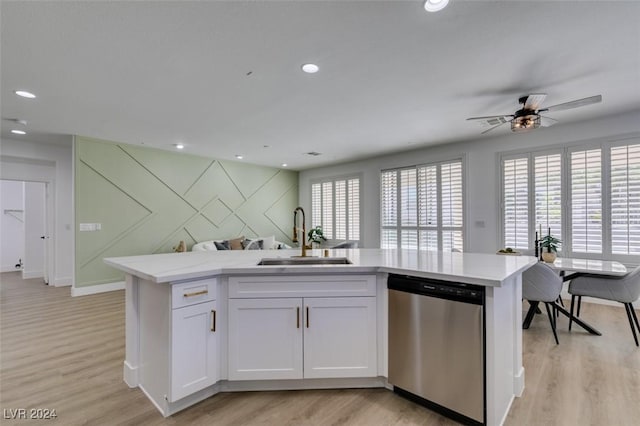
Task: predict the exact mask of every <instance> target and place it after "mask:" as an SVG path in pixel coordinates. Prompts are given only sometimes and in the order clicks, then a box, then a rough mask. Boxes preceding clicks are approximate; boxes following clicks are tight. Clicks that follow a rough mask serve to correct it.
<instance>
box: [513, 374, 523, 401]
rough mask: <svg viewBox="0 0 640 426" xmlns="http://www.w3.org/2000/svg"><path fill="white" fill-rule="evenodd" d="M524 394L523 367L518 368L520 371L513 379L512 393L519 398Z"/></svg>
mask: <svg viewBox="0 0 640 426" xmlns="http://www.w3.org/2000/svg"><path fill="white" fill-rule="evenodd" d="M523 392H524V367H520V371H519V372H518V374H516V375H515V376H514V378H513V393H514V395H515V396H517V397H518V398H520V397H521V396H522V393H523Z"/></svg>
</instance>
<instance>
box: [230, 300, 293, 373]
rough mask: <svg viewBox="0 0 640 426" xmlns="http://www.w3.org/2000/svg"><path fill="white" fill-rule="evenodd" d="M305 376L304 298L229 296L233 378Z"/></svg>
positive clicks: (231, 369) (231, 370)
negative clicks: (303, 351) (233, 297)
mask: <svg viewBox="0 0 640 426" xmlns="http://www.w3.org/2000/svg"><path fill="white" fill-rule="evenodd" d="M301 378H302V299H299V298H298V299H229V380H261V379H301Z"/></svg>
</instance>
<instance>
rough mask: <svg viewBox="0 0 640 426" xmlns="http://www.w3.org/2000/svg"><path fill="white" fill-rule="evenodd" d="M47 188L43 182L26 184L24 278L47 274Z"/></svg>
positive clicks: (46, 278)
mask: <svg viewBox="0 0 640 426" xmlns="http://www.w3.org/2000/svg"><path fill="white" fill-rule="evenodd" d="M46 209H47V207H46V188H45V184H44V183H43V182H25V191H24V233H25V238H24V269H23V270H22V278H24V279H30V278H39V277H42V278H43V280H44V281H45V282H48V277H47V274H46V270H47V268H46V266H45V265H46V263H47V258H46V249H45V247H46V245H47V233H46V232H47V227H46Z"/></svg>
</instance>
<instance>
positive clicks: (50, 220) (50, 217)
mask: <svg viewBox="0 0 640 426" xmlns="http://www.w3.org/2000/svg"><path fill="white" fill-rule="evenodd" d="M2 180H7V181H15V182H37V183H44V197H45V200H44V217H45V220H44V232H45V237H46V238H45V245H44V265H43V275H44V276H43V280H44V282H45V284H47V285H51V279H50V278H51V277H52V276H55V273H54V272H55V250H53V248H54V247H55V245H54V243H55V226H54V224H55V208H54V206H55V179H53V178H52V179H22V178H13V177H3V178H2Z"/></svg>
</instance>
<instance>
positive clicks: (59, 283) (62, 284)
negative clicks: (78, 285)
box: [50, 277, 73, 287]
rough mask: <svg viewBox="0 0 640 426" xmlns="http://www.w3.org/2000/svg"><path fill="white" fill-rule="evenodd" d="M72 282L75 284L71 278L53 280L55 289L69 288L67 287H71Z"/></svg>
mask: <svg viewBox="0 0 640 426" xmlns="http://www.w3.org/2000/svg"><path fill="white" fill-rule="evenodd" d="M72 282H73V280H72V279H71V277H62V278H55V279H54V280H53V286H54V287H67V286H70V285H71V284H72ZM50 284H51V283H50Z"/></svg>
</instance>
